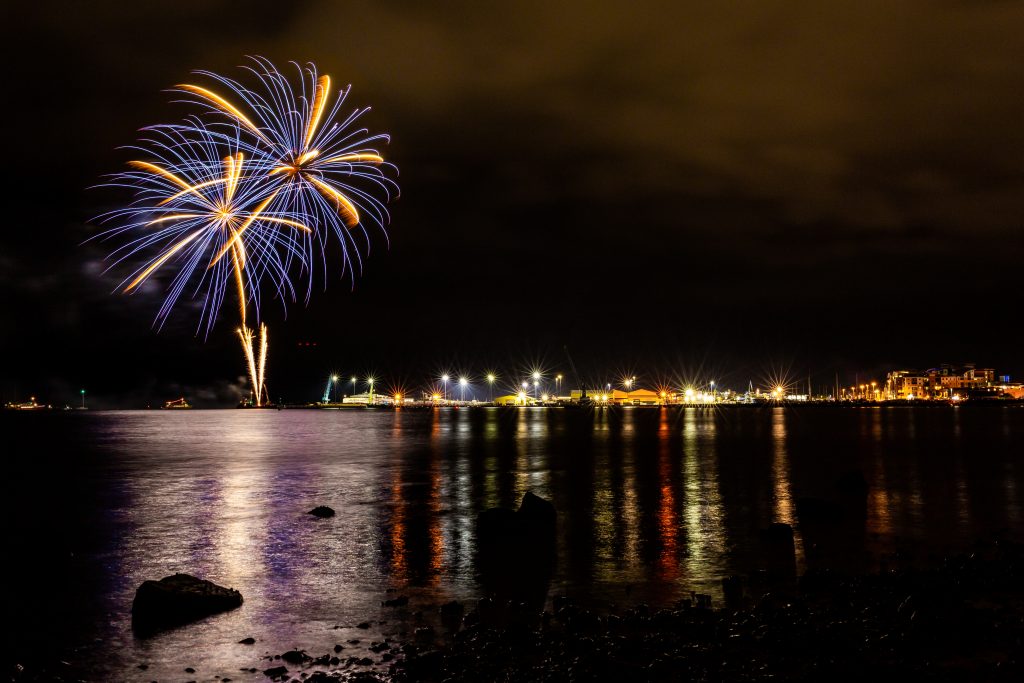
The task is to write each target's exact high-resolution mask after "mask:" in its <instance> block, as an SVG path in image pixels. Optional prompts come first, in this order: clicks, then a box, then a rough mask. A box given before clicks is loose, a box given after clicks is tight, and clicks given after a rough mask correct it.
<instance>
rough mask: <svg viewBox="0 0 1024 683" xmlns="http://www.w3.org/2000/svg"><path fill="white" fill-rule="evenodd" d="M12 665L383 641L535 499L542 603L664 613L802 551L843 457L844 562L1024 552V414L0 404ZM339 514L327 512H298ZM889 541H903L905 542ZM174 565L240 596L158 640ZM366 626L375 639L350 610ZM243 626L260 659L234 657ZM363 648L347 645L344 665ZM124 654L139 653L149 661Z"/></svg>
mask: <svg viewBox="0 0 1024 683" xmlns="http://www.w3.org/2000/svg"><path fill="white" fill-rule="evenodd" d="M0 425H2V427H3V432H2V435H3V441H4V443H5V447H4V451H5V456H4V460H5V465H6V471H7V473H8V474H7V476H6V481H7V483H8V485H7V487H6V491H5V496H4V499H5V502H4V504H5V506H6V509H5V514H4V523H5V525H6V526H7V527H8V529H7V534H6V538H7V540H8V553H7V563H8V565H9V566H10V565H13V567H14V577H13V579H12V581H13V583H12V584H10V586H9V591H10V593H11V594H12V595H11V596H10V597H9V598H8V599H6V600H5V611H7V612H8V614H7V615H6V616H7V618H6V619H5V623H6V624H8V625H15V626H16V627H17V629H18V633H17V634H16V635H14V636H13V641H11V642H10V643H9V644H11V645H13V647H14V648H15V650H16V651H17V652H19V653H20V654H19V656H21V657H22V658H23V659H25V660H30V659H32V658H35V657H45V658H47V659H50V660H57V659H63V660H66V661H69V662H72V663H73V664H74V665H75V667H76V668H79V669H81V670H84V671H86V672H89V675H90V676H91V677H93V678H95V679H102V680H107V679H124V680H161V681H162V680H185V678H184V677H185V674H184V673H182V670H183V667H185V666H190V665H191V666H194V667H196V668H197V669H198V672H197V674H195V676H193V678H197V679H198V680H203V679H206V680H212V678H213V675H215V674H216V675H221V676H230V677H231V678H232V679H234V680H263V679H264V677H263V676H262V674H245V673H242V672H240V671H239V668H240V667H249V666H257V667H259V668H264V667H263V665H261V663H260V662H259V656H260V655H262V654H264V653H265V652H271V653H280V652H283V651H285V650H286V649H290V648H292V647H295V646H299V647H301V648H305V649H307V650H309V651H310V652H311V653H312V654H314V655H316V654H322V653H323V652H327V651H328V650H329V649H330V647H331V646H332V645H333V644H334V643H339V642H342V643H343V642H344V641H345V640H347V639H349V638H353V637H357V638H361V639H362V640H363V643H364V644H368V643H369V641H370V640H372V639H373V638H378V639H379V638H380V637H381V636H382V635H386V634H389V633H393V632H394V631H397V630H398V629H399V628H400V626H399V624H398V622H397V620H396V617H395V616H394V614H393V613H394V610H387V609H384V608H382V607H381V606H380V601H381V600H384V599H386V598H387V597H390V596H389V595H388V594H386V593H385V591H386V590H387V589H389V588H397V589H399V591H400V592H401V594H406V595H410V596H411V597H412V598H413V601H414V604H425V603H441V602H446V601H448V600H452V599H459V600H463V599H472V598H475V597H478V596H479V595H480V588H479V584H478V582H477V579H476V577H475V576H474V548H475V537H474V535H475V528H474V521H475V518H476V515H477V514H478V513H479V512H480V511H481V510H484V509H486V508H488V507H492V506H497V505H503V506H513V507H514V506H517V505H518V501H519V499H520V498H521V497H522V495H523V494H524V493H525V492H526V491H533V492H534V493H536V494H538V495H540V496H542V497H544V498H547V499H549V500H551V501H552V502H553V503H554V504H555V506H556V507H557V509H558V511H559V534H558V539H559V540H558V544H559V546H558V565H557V569H556V574H555V577H554V580H553V582H552V585H551V590H550V594H557V593H569V594H571V595H575V596H578V597H580V598H581V599H583V600H587V601H591V602H594V603H597V604H602V603H608V602H615V603H619V604H622V603H631V602H638V601H642V600H643V601H649V602H651V603H659V602H663V601H668V600H671V599H674V598H676V597H679V596H682V595H685V594H689V591H691V590H696V591H699V592H708V593H711V594H712V595H713V596H714V597H715V599H716V600H717V599H718V597H719V596H720V590H719V585H720V580H721V578H722V577H723V576H727V575H729V574H732V573H743V572H747V571H750V570H752V569H754V568H756V567H757V566H758V559H759V558H758V555H759V551H758V548H759V545H758V542H759V541H758V539H759V531H760V530H761V529H763V528H764V527H766V526H767V525H768V524H769V523H771V522H776V521H781V522H787V523H791V524H793V525H794V527H795V529H796V560H797V564H798V568H799V569H800V571H803V570H804V569H806V568H807V566H808V564H811V565H813V564H814V563H815V562H816V561H817V560H816V559H815V557H816V555H815V551H814V548H815V547H817V541H816V540H815V539H814V538H811V537H809V536H808V533H809V532H810V528H809V527H808V526H807V525H803V526H802V525H801V524H800V523H799V522H800V520H799V519H798V515H797V512H796V501H797V499H798V498H801V497H820V498H829V497H830V496H832V495H833V494H834V491H835V489H834V482H835V480H836V478H837V477H838V476H839V475H841V474H842V473H844V472H847V471H850V470H859V471H861V472H862V473H863V475H864V477H865V479H866V480H867V483H868V485H869V489H868V494H867V505H866V509H865V510H864V511H863V514H862V515H861V516H860V517H859V518H858V519H857V520H856V522H855V529H854V530H853V533H852V534H851V533H850V532H849V530H847V531H846V532H845V533H846V534H847V535H846V536H845V537H844V540H843V544H844V549H845V554H844V562H847V563H848V566H849V568H850V569H851V570H852V571H863V570H871V569H877V568H878V567H879V566H880V563H882V562H886V563H890V562H901V561H911V560H914V559H916V560H924V559H926V558H927V557H928V556H929V555H931V554H937V553H943V552H948V551H953V550H959V549H962V548H964V547H966V546H967V545H968V544H969V543H970V542H971V541H972V540H973V539H976V538H991V537H992V536H993V535H996V534H999V533H1002V534H1005V535H1007V536H1009V537H1010V538H1014V539H1018V540H1024V519H1022V513H1024V510H1022V502H1024V498H1022V496H1024V489H1022V487H1024V409H1021V408H1000V407H992V408H989V407H984V408H982V407H973V408H972V407H960V408H952V407H950V408H903V407H900V408H862V409H852V408H851V409H828V408H815V407H811V406H807V407H800V408H792V407H779V408H746V407H743V408H739V407H737V408H727V409H706V408H685V409H683V408H636V409H629V408H625V409H600V410H566V409H543V408H528V409H498V408H481V409H474V410H465V409H463V410H454V409H438V410H423V411H413V410H402V411H396V412H392V411H372V410H366V411H363V410H359V411H351V410H349V411H312V410H286V411H246V410H224V411H180V412H171V411H150V412H74V413H48V414H4V415H0ZM316 505H329V506H331V507H333V508H334V509H335V510H337V512H338V514H337V516H336V517H335V518H333V519H328V520H320V519H316V518H314V517H312V516H310V515H308V514H306V512H307V511H308V510H309V509H310V508H312V507H314V506H316ZM897 554H898V555H897ZM179 571H180V572H188V573H191V574H196V575H198V576H201V577H203V578H208V579H211V580H213V581H215V582H217V583H220V584H222V585H227V586H233V587H235V588H237V589H239V590H240V591H241V592H242V594H243V595H244V597H245V604H244V605H243V606H242V607H241V608H240V609H237V610H235V611H233V612H229V613H226V614H222V615H219V616H215V617H212V618H209V619H206V620H204V621H201V622H198V623H195V624H192V625H189V626H187V627H184V628H179V629H175V630H171V631H168V632H165V633H162V634H160V635H157V636H155V637H152V638H147V639H138V638H136V637H135V636H133V634H132V631H131V618H130V609H131V601H132V597H133V595H134V592H135V588H136V587H137V586H138V585H139V584H140V583H141V582H142V581H144V580H146V579H159V578H161V577H163V576H166V575H168V574H171V573H174V572H179ZM365 620H370V621H374V622H377V621H379V620H385V621H389V622H390V623H386V624H379V623H374V625H373V627H372V628H371V629H370V630H369V631H362V630H358V629H356V628H355V625H356V624H357V623H359V622H361V621H365ZM247 636H253V637H255V638H256V639H257V641H258V642H257V644H256V645H255V646H252V647H246V646H242V645H238V644H237V641H238V640H240V639H241V638H244V637H247ZM357 649H358V648H353V649H351V650H346V652H345V654H351V653H352V652H354V651H356V650H357ZM139 664H147V665H148V667H149V668H148V669H146V670H145V671H142V670H140V669H139V668H138V665H139Z"/></svg>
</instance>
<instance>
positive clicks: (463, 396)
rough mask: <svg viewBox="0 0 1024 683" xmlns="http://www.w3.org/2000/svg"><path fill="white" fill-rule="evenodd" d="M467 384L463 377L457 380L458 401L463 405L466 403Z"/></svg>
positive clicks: (467, 381)
mask: <svg viewBox="0 0 1024 683" xmlns="http://www.w3.org/2000/svg"><path fill="white" fill-rule="evenodd" d="M467 384H469V380H468V379H466V378H465V377H460V378H459V400H460V401H462V402H463V403H465V402H466V385H467Z"/></svg>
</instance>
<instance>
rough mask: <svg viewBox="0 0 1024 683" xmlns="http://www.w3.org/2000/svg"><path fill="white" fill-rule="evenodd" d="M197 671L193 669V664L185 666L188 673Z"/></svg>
mask: <svg viewBox="0 0 1024 683" xmlns="http://www.w3.org/2000/svg"><path fill="white" fill-rule="evenodd" d="M195 672H196V670H195V669H193V668H192V667H191V666H186V667H185V673H187V674H194V673H195Z"/></svg>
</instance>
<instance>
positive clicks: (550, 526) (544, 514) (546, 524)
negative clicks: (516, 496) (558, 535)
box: [516, 491, 558, 546]
mask: <svg viewBox="0 0 1024 683" xmlns="http://www.w3.org/2000/svg"><path fill="white" fill-rule="evenodd" d="M516 514H517V515H518V516H519V517H520V519H521V520H522V522H523V523H524V524H525V525H526V527H527V531H528V532H529V533H530V534H531V535H533V536H535V538H536V539H537V540H540V541H542V542H543V543H544V544H545V545H549V544H550V545H552V546H553V545H554V543H555V528H556V525H557V522H558V513H557V512H555V506H554V505H552V504H551V503H549V502H548V501H546V500H544V499H543V498H541V497H540V496H535V495H534V494H533V493H531V492H530V491H527V492H526V494H525V495H524V496H523V500H522V502H521V503H520V504H519V510H518V511H517V512H516Z"/></svg>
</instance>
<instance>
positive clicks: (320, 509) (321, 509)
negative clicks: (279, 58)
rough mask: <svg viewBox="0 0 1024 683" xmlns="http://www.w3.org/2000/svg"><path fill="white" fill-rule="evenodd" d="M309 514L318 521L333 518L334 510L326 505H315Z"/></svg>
mask: <svg viewBox="0 0 1024 683" xmlns="http://www.w3.org/2000/svg"><path fill="white" fill-rule="evenodd" d="M309 514H311V515H313V516H314V517H319V518H320V519H325V518H327V517H333V516H334V510H333V509H331V508H329V507H327V506H326V505H317V506H316V507H315V508H313V509H312V510H310V511H309Z"/></svg>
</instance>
